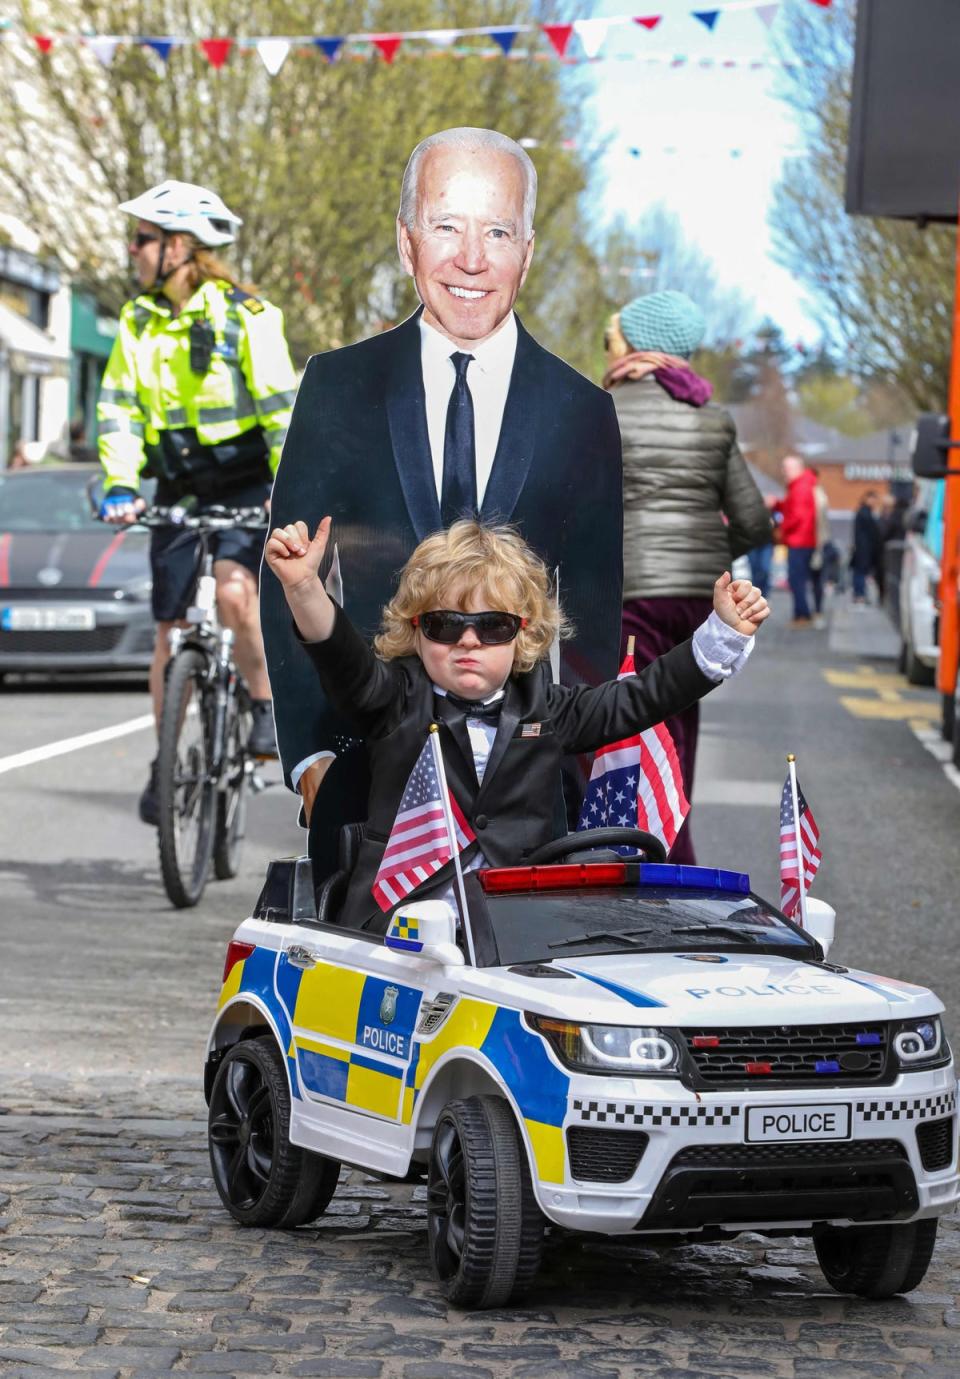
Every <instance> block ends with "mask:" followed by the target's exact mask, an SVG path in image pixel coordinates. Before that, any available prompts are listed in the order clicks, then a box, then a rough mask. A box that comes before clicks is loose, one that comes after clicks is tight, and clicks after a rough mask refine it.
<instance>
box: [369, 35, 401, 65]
mask: <svg viewBox="0 0 960 1379" xmlns="http://www.w3.org/2000/svg"><path fill="white" fill-rule="evenodd" d="M402 42H403V34H379V35H378V36H377V37H376V38H375V39H374V40H373V46H374V47H375V48H376V49H377V50H378V51H379V53H380V56H381V57H382V58H383V60H384V62H385V63H387V65H388V66H389V64H390V63H391V62H392V61H393V59H394V58H395V57H396V55H397V49H398V48H399V47H400V44H401V43H402Z"/></svg>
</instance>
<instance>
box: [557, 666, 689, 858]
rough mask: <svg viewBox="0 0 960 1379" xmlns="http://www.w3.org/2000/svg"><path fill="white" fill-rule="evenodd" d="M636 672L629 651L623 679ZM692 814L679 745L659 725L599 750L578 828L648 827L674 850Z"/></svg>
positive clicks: (623, 670)
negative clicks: (680, 760) (682, 772)
mask: <svg viewBox="0 0 960 1379" xmlns="http://www.w3.org/2000/svg"><path fill="white" fill-rule="evenodd" d="M636 673H637V668H636V664H635V663H634V659H633V656H632V654H629V653H628V655H627V656H626V658H625V660H624V662H623V665H622V666H621V667H620V674H619V675H618V676H617V679H618V680H623V679H625V678H626V677H627V676H628V675H636ZM689 812H690V805H689V803H688V801H687V797H686V795H685V794H684V791H683V777H682V775H681V774H680V762H679V759H678V757H677V749H676V747H675V746H674V742H673V738H672V737H671V736H670V733H669V731H668V730H667V728H666V726H665V725H664V724H663V723H658V724H657V725H656V727H655V728H647V730H646V732H642V733H637V734H636V735H635V736H634V737H625V738H623V739H622V740H621V741H620V742H614V743H612V744H611V745H610V746H609V747H601V748H600V750H599V751H598V752H596V753H595V755H594V758H593V769H592V770H591V772H590V780H589V782H588V784H587V793H586V794H585V795H584V797H583V805H582V807H581V810H580V822H579V823H578V824H577V828H578V829H588V828H643V829H646V831H647V832H648V833H653V834H654V835H655V836H656V837H657V838H659V839H660V840H661V841H662V843H663V846H664V847H665V848H666V850H667V851H668V852H669V851H670V849H671V848H672V847H673V844H674V842H675V840H676V837H677V834H678V833H679V831H680V826H681V824H682V823H683V821H684V819H685V818H686V817H687V814H688V813H689Z"/></svg>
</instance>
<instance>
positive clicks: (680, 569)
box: [613, 377, 772, 600]
mask: <svg viewBox="0 0 960 1379" xmlns="http://www.w3.org/2000/svg"><path fill="white" fill-rule="evenodd" d="M613 400H614V403H615V404H616V409H617V417H618V419H619V421H620V434H621V436H622V438H623V597H624V599H625V600H626V599H638V598H676V597H681V596H683V597H688V596H691V595H692V596H702V597H710V596H711V595H712V593H713V585H714V582H715V581H716V580H717V579H719V577H720V575H722V574H723V572H724V570H727V569H729V568H730V562H731V561H732V560H733V559H734V558H735V557H736V556H738V555H743V554H744V553H745V552H746V551H749V550H752V549H753V547H754V546H763V545H765V544H766V543H767V542H768V541H770V540H771V531H772V528H771V523H770V514H769V513H768V512H767V509H766V507H765V505H764V501H763V498H762V497H761V494H760V490H759V489H758V488H757V485H756V484H755V483H754V481H753V479H752V478H751V476H750V471H749V470H748V469H747V466H746V464H745V463H744V459H743V456H742V455H741V453H740V447H739V446H738V445H737V436H736V429H735V427H734V424H733V418H732V417H731V416H730V415H729V413H727V412H725V411H724V410H723V409H722V408H721V407H714V406H712V405H711V404H709V403H708V404H707V406H705V407H692V406H691V405H690V404H689V403H687V402H679V401H677V400H676V399H675V398H672V397H671V396H670V395H669V393H667V392H665V391H664V389H663V388H661V386H660V384H659V383H657V381H656V380H655V379H654V378H652V377H647V378H641V379H630V380H627V381H626V382H624V383H621V384H619V386H617V387H615V388H614V389H613ZM721 513H722V514H723V515H724V516H725V517H726V518H727V519H728V523H729V525H726V524H725V523H724V521H723V517H722V516H721Z"/></svg>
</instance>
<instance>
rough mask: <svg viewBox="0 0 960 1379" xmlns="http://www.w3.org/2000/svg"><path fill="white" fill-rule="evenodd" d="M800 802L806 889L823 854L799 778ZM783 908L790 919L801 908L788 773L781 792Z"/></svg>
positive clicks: (798, 795)
mask: <svg viewBox="0 0 960 1379" xmlns="http://www.w3.org/2000/svg"><path fill="white" fill-rule="evenodd" d="M797 805H798V808H799V810H800V844H801V848H802V850H803V890H804V894H806V892H807V891H808V890H809V889H810V886H811V883H812V881H813V878H814V877H815V876H816V874H817V870H818V868H819V866H820V858H821V857H822V856H823V854H822V852H821V851H820V849H819V847H818V846H817V844H818V843H819V842H820V830H819V829H818V828H817V824H816V820H815V819H814V817H813V814H812V812H811V810H810V806H809V805H808V804H807V802H806V800H805V799H804V798H803V791H802V790H801V789H800V784H799V782H797ZM780 908H781V910H782V911H783V913H784V914H785V915H786V916H787V918H788V919H793V917H794V916H795V915H796V913H797V911H798V910H799V909H800V869H799V867H798V865H797V826H796V823H795V821H794V817H793V791H792V789H791V787H790V777H789V776H787V779H786V781H785V782H784V786H783V793H782V795H781V796H780Z"/></svg>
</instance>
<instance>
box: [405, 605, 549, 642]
mask: <svg viewBox="0 0 960 1379" xmlns="http://www.w3.org/2000/svg"><path fill="white" fill-rule="evenodd" d="M411 621H412V622H413V625H414V627H419V629H420V631H421V632H422V633H423V635H424V636H425V637H426V638H428V640H429V641H431V642H443V644H444V645H445V646H454V645H455V644H456V643H457V642H458V641H459V640H460V638H461V637H462V636H463V634H464V632H465V631H466V629H467V628H468V627H472V628H473V630H474V632H476V634H477V640H478V641H479V642H481V643H482V644H483V646H504V645H505V644H506V643H507V642H512V641H513V639H514V637H515V636H516V635H517V633H518V632H519V631H520V629H521V627H526V625H527V620H526V618H521V617H519V616H518V615H517V614H516V613H492V612H491V613H459V612H457V611H455V610H454V609H452V608H441V609H437V610H435V611H434V612H431V613H420V614H419V615H418V616H417V617H415V618H412V619H411Z"/></svg>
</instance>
